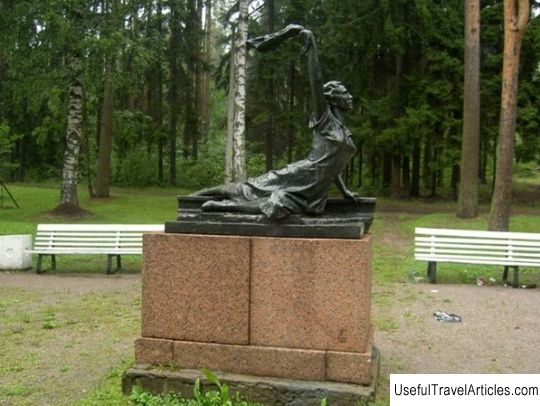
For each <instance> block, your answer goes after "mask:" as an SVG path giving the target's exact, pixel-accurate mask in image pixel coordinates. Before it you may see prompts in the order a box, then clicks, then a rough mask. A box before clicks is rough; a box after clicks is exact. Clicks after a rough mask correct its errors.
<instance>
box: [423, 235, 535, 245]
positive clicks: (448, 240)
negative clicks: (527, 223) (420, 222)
mask: <svg viewBox="0 0 540 406" xmlns="http://www.w3.org/2000/svg"><path fill="white" fill-rule="evenodd" d="M415 242H417V243H418V244H420V243H430V244H436V243H452V244H464V245H471V244H474V245H476V244H484V245H494V246H495V245H499V246H505V245H509V244H510V245H515V246H523V247H540V241H539V242H536V241H526V240H509V239H504V240H490V239H470V238H444V237H434V238H429V237H416V238H415Z"/></svg>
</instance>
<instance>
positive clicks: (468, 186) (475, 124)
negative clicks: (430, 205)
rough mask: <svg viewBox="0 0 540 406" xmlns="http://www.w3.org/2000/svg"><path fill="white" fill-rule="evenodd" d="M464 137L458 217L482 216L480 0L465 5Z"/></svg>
mask: <svg viewBox="0 0 540 406" xmlns="http://www.w3.org/2000/svg"><path fill="white" fill-rule="evenodd" d="M464 77H465V83H464V85H463V88H464V94H463V137H462V141H461V176H460V184H459V201H458V211H457V216H458V217H460V218H472V217H477V216H478V173H479V171H478V170H479V163H478V160H479V158H480V0H466V2H465V74H464Z"/></svg>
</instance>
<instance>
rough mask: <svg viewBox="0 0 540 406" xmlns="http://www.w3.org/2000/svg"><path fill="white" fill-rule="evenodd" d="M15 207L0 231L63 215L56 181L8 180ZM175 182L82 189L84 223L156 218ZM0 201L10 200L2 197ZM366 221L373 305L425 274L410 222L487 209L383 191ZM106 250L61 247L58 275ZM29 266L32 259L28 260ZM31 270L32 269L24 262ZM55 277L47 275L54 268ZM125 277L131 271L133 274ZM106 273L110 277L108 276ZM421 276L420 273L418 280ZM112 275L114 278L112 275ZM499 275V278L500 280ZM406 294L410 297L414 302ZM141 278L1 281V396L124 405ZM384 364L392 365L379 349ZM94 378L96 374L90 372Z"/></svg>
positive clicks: (522, 216)
mask: <svg viewBox="0 0 540 406" xmlns="http://www.w3.org/2000/svg"><path fill="white" fill-rule="evenodd" d="M9 188H10V190H11V192H12V194H13V195H14V196H15V198H16V199H17V201H18V203H19V205H20V207H21V208H20V209H14V208H3V209H0V235H1V234H23V233H24V234H34V233H35V228H36V224H38V223H54V222H57V223H61V222H66V220H65V219H61V218H56V217H51V216H50V215H49V214H48V213H47V211H48V210H51V209H52V208H54V207H55V206H56V204H57V203H58V197H59V191H58V185H54V184H49V185H26V184H24V185H23V184H15V185H9ZM186 192H187V191H185V190H184V191H182V190H179V189H172V188H165V189H161V188H153V189H144V190H137V189H113V190H112V197H111V198H108V199H88V198H87V196H86V195H87V194H86V191H85V190H84V189H83V188H81V190H80V193H79V199H80V204H81V207H83V208H84V209H86V210H89V211H90V212H91V213H92V214H91V215H90V216H88V217H85V218H84V219H80V220H77V222H84V223H141V224H142V223H163V222H164V221H166V220H171V219H174V218H175V213H176V195H177V194H182V193H186ZM4 204H5V205H7V202H4ZM378 206H379V209H378V211H377V212H376V218H375V222H374V224H373V227H372V230H371V232H372V234H373V236H374V263H373V281H374V291H375V292H376V294H374V297H373V300H374V302H373V303H374V306H377V307H378V308H379V309H383V310H384V308H385V306H388V305H389V304H390V303H391V302H392V300H393V298H392V297H391V296H389V295H385V293H384V292H385V290H384V286H385V285H387V284H391V283H410V281H411V280H416V281H418V283H425V282H426V278H425V269H426V264H425V263H422V262H416V261H415V260H414V256H413V239H414V228H415V227H446V228H465V229H486V227H487V221H488V208H487V206H483V207H482V210H481V212H482V215H481V216H480V217H478V218H477V219H473V220H460V219H457V218H456V217H455V213H454V203H452V202H445V201H429V200H418V201H408V202H395V201H391V200H386V199H380V200H379V203H378ZM539 214H540V213H537V212H536V210H535V207H534V206H531V205H530V204H523V205H519V206H517V207H516V210H515V215H514V216H513V217H512V220H511V230H512V231H524V232H537V231H538V230H539V229H540V215H539ZM140 261H141V260H140V257H131V258H129V257H126V260H125V261H123V262H124V270H123V273H127V274H136V273H138V272H140V266H141V262H140ZM105 263H106V258H105V256H103V257H102V256H98V255H96V256H88V257H80V256H68V255H65V256H59V257H58V259H57V268H58V269H57V274H58V275H62V276H63V277H66V278H68V277H74V276H73V274H76V275H77V276H76V277H79V278H80V277H85V278H92V277H93V276H96V275H99V276H101V275H102V274H103V273H104V271H105ZM34 265H35V259H34ZM29 272H32V271H29ZM521 275H522V281H524V282H527V281H529V280H531V281H532V282H535V283H538V272H537V271H535V270H528V271H525V272H523V273H522V274H521ZM53 276H54V275H53ZM480 276H481V277H484V278H489V277H493V278H495V279H497V281H500V276H501V270H500V269H498V268H497V267H489V266H463V265H459V264H455V265H453V264H441V265H440V266H439V268H438V279H439V281H440V282H441V283H445V284H456V283H475V282H476V278H477V277H480ZM126 277H133V278H136V277H137V275H127V276H126ZM111 278H115V277H114V276H112V277H111ZM422 278H423V279H422ZM119 280H120V279H118V280H117V281H114V280H113V283H115V282H118V281H119ZM499 283H500V282H499ZM416 299H417V298H415V297H411V298H407V300H411V301H414V300H416ZM379 314H382V315H380V316H379V317H377V318H374V319H373V323H374V325H375V326H376V328H377V329H380V330H392V329H395V328H397V327H396V326H397V325H396V323H395V321H394V320H392V319H391V318H388V317H386V316H384V311H383V312H382V313H381V312H379ZM139 328H140V286H139V283H138V280H136V282H134V283H131V284H130V283H128V284H127V285H124V286H118V287H115V288H113V289H107V290H106V291H103V292H99V291H98V292H96V291H93V290H88V291H85V290H84V289H78V288H77V287H74V288H73V289H71V290H55V289H54V288H49V289H44V290H42V289H32V288H23V287H8V286H2V285H1V284H0V342H1V343H2V346H1V347H2V351H0V405H3V404H6V405H8V404H9V405H35V404H54V405H62V404H65V405H73V404H79V405H103V404H107V405H125V404H129V401H128V399H127V398H126V397H124V396H123V395H122V394H121V393H120V379H121V374H122V372H123V371H124V370H125V368H127V366H128V365H130V364H131V363H132V362H133V356H132V353H133V340H134V338H135V337H136V336H138V335H139V334H140V332H139ZM382 362H383V369H384V370H390V371H391V370H393V369H392V365H390V364H388V363H389V362H390V363H392V362H394V363H395V362H396V361H395V360H392V361H388V360H385V359H384V356H383V361H382ZM88 377H93V379H88ZM380 387H381V388H382V390H381V391H380V393H379V395H378V398H377V402H376V404H379V405H386V404H388V397H387V393H388V376H387V375H384V374H383V376H381V378H380Z"/></svg>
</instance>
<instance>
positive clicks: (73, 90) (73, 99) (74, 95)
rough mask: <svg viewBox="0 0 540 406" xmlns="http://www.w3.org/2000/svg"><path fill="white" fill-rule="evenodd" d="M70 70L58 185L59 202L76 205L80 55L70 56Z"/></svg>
mask: <svg viewBox="0 0 540 406" xmlns="http://www.w3.org/2000/svg"><path fill="white" fill-rule="evenodd" d="M70 71H71V83H70V85H69V96H68V120H67V135H66V149H65V152H64V166H63V169H62V183H61V186H60V204H61V205H63V204H70V205H75V206H78V205H79V201H78V198H77V175H78V168H79V152H80V148H81V131H82V122H83V85H82V76H83V59H82V56H81V55H79V54H74V55H73V56H72V58H71V62H70Z"/></svg>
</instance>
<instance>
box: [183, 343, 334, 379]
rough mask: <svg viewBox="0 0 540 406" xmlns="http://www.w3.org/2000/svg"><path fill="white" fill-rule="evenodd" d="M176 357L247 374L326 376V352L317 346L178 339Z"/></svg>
mask: <svg viewBox="0 0 540 406" xmlns="http://www.w3.org/2000/svg"><path fill="white" fill-rule="evenodd" d="M173 360H174V361H175V363H176V364H178V365H179V366H180V367H181V368H194V369H202V368H208V369H210V370H213V371H225V372H229V373H236V374H243V375H254V376H266V377H275V378H289V379H304V380H314V381H321V380H324V376H325V352H324V351H316V350H294V349H288V348H275V347H258V346H252V345H226V344H207V343H197V342H187V341H175V342H174V349H173Z"/></svg>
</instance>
